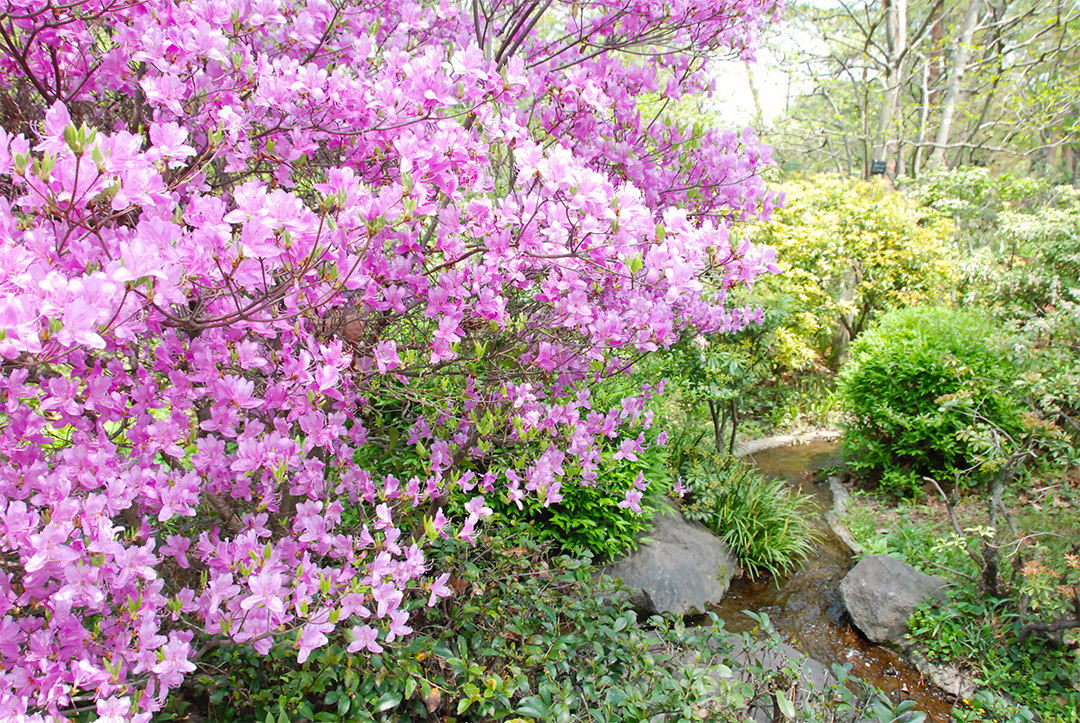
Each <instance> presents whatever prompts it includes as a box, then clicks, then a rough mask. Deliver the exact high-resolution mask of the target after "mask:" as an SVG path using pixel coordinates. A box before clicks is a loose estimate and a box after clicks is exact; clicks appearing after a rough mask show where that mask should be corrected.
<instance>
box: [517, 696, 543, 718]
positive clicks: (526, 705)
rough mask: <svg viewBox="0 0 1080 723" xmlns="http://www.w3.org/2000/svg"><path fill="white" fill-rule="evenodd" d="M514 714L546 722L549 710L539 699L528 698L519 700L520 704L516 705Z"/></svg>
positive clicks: (534, 697)
mask: <svg viewBox="0 0 1080 723" xmlns="http://www.w3.org/2000/svg"><path fill="white" fill-rule="evenodd" d="M516 712H517V713H518V714H520V715H527V716H531V717H533V718H539V719H541V720H546V719H547V718H548V716H549V715H550V714H551V709H550V708H549V707H548V706H547V704H546V703H544V701H543V700H541V699H540V698H537V697H536V696H529V697H528V698H522V699H521V704H520V705H518V708H517V711H516Z"/></svg>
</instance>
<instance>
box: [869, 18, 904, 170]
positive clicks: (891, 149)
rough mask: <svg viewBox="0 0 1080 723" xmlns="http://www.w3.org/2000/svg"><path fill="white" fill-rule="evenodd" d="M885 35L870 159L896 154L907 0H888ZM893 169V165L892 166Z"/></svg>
mask: <svg viewBox="0 0 1080 723" xmlns="http://www.w3.org/2000/svg"><path fill="white" fill-rule="evenodd" d="M885 38H886V43H887V47H888V80H887V81H886V82H887V85H886V86H885V105H884V107H883V108H882V109H881V115H880V116H878V126H877V135H876V136H875V145H874V151H873V156H872V160H875V161H885V160H887V159H889V158H892V159H894V161H895V158H896V149H897V143H898V138H897V135H898V134H897V132H896V126H897V123H896V115H897V110H898V109H899V107H900V93H901V91H902V90H903V87H904V59H905V58H906V57H907V0H888V5H887V6H886V8H885ZM892 171H893V173H895V172H896V168H895V166H894V167H893V169H892Z"/></svg>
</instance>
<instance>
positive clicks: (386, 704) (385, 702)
mask: <svg viewBox="0 0 1080 723" xmlns="http://www.w3.org/2000/svg"><path fill="white" fill-rule="evenodd" d="M400 703H401V693H398V692H396V691H390V692H388V693H383V694H382V695H381V696H380V697H379V699H378V700H377V701H375V712H376V713H382V712H383V711H387V710H390V709H391V708H396V707H397V706H398V704H400Z"/></svg>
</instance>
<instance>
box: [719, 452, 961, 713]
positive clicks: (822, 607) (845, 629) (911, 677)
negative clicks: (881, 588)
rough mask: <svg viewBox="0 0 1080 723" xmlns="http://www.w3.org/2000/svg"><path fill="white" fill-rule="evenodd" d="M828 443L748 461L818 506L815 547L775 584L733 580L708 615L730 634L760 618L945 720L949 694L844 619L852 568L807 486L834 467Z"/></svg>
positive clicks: (821, 499) (822, 497)
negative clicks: (844, 591) (844, 583)
mask: <svg viewBox="0 0 1080 723" xmlns="http://www.w3.org/2000/svg"><path fill="white" fill-rule="evenodd" d="M837 450H838V446H837V444H836V443H834V442H812V443H810V444H805V445H799V446H793V447H777V448H774V449H769V450H765V451H762V452H757V453H755V454H753V455H751V456H750V457H749V459H752V460H753V461H754V463H755V464H756V465H757V466H758V469H760V470H761V471H762V472H764V473H765V474H768V475H773V476H777V477H783V478H784V479H785V480H787V481H788V483H789V484H791V485H792V486H794V487H797V488H799V489H800V490H801V491H802V493H803V494H805V495H807V496H808V497H811V498H812V499H813V500H814V501H815V502H817V504H818V505H819V506H820V507H821V509H822V515H821V516H819V517H818V518H817V522H816V523H815V524H816V527H817V529H818V531H819V533H820V535H821V542H820V544H819V545H818V546H817V549H816V551H815V552H814V553H812V554H811V556H810V558H809V559H808V560H807V562H806V564H805V565H804V566H803V567H802V568H801V569H799V570H797V571H795V572H793V573H791V575H789V576H788V577H787V578H786V579H781V580H780V581H779V585H777V583H776V582H775V581H773V580H772V579H766V580H757V581H749V580H746V579H737V580H734V581H733V582H732V585H731V589H730V590H729V591H728V594H727V596H726V597H725V598H724V600H723V602H721V603H720V604H719V605H715V606H713V610H715V611H716V613H717V615H719V616H720V618H722V619H723V620H724V627H725V628H726V629H727V630H731V631H733V632H745V631H749V630H751V629H752V628H753V626H754V625H755V622H754V621H753V620H752V619H751V618H749V617H748V616H746V615H744V614H743V613H742V611H743V610H751V611H753V612H755V613H766V614H768V616H769V620H770V621H771V622H772V624H773V627H775V628H776V631H777V632H778V633H779V634H780V636H781V637H782V638H783V639H784V641H785V642H787V643H788V644H790V645H791V646H792V647H794V648H795V649H797V650H799V651H800V652H802V653H805V654H806V655H808V656H810V657H811V658H814V659H815V660H817V661H818V662H820V663H822V664H823V665H824V666H825V667H826V669H827V668H828V667H829V666H830V665H831V664H833V663H840V664H844V663H851V666H852V667H851V673H852V675H854V676H856V677H858V678H861V679H862V680H864V681H866V682H868V683H871V684H873V685H875V686H877V687H878V688H881V689H882V690H883V691H885V693H886V694H888V696H889V697H890V698H891V699H892V700H893V701H894V702H897V701H900V700H903V699H905V698H911V699H913V700H915V701H916V702H917V703H918V706H919V708H920V709H922V710H924V711H926V713H927V714H928V715H927V717H928V720H930V721H939V722H944V721H949V720H951V716H950V709H951V707H952V706H951V705H950V704H949V697H948V696H947V695H946V694H945V693H943V692H941V691H939V690H937V689H936V688H933V687H932V686H931V685H930V684H929V682H928V681H924V680H923V678H922V676H921V675H920V673H919V672H918V671H917V670H915V669H914V668H913V667H911V666H910V665H908V664H907V663H906V662H905V661H904V660H903V659H902V658H900V656H898V655H897V654H896V653H894V652H892V651H890V650H887V649H885V648H882V647H879V646H877V645H873V644H872V643H870V642H869V641H867V640H866V639H865V638H864V637H862V635H861V634H860V633H859V632H858V631H856V630H855V629H854V628H852V627H851V625H850V624H849V623H848V622H847V620H846V616H845V614H844V605H843V602H842V601H841V600H840V581H841V580H842V579H843V578H844V575H845V574H846V573H847V571H848V570H849V569H850V568H851V565H852V560H851V552H850V550H848V548H847V547H846V546H845V545H844V543H842V542H841V541H840V540H839V538H837V537H836V535H834V534H833V533H832V531H831V530H830V529H829V526H828V524H826V522H825V520H824V511H825V510H827V509H829V508H830V507H831V506H832V498H831V495H830V493H829V489H828V487H827V486H825V485H818V484H815V483H814V482H812V481H810V479H809V478H810V473H811V472H813V471H814V470H817V469H819V468H821V467H824V466H828V465H833V464H838V463H839V461H840V460H839V458H838V457H837V456H836V454H837Z"/></svg>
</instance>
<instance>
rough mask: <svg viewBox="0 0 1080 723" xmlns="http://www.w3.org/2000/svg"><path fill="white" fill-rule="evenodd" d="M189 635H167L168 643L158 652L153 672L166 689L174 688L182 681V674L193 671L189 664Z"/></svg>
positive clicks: (191, 665)
mask: <svg viewBox="0 0 1080 723" xmlns="http://www.w3.org/2000/svg"><path fill="white" fill-rule="evenodd" d="M190 639H191V633H169V642H167V643H165V645H164V646H162V647H161V648H160V649H159V650H158V659H159V660H158V663H157V665H155V666H154V668H153V672H154V674H155V675H157V676H158V679H159V680H160V681H161V684H162V685H163V686H165V687H166V688H175V687H177V686H179V685H180V683H182V682H183V681H184V673H190V672H191V671H193V670H195V664H194V663H192V662H191V660H190V657H191V645H189V640H190Z"/></svg>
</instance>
